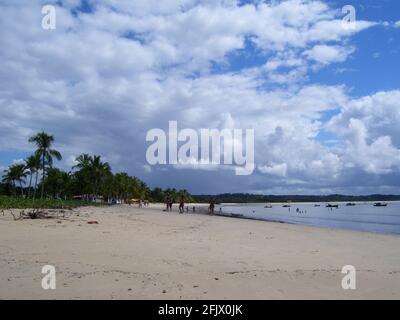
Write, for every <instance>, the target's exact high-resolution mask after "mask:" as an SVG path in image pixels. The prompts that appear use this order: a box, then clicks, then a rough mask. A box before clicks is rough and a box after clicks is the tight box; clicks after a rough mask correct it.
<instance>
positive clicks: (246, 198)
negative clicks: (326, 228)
mask: <svg viewBox="0 0 400 320" xmlns="http://www.w3.org/2000/svg"><path fill="white" fill-rule="evenodd" d="M193 198H194V200H195V201H197V202H207V201H208V199H210V198H214V199H215V202H217V203H278V202H290V201H291V202H353V201H400V195H380V194H373V195H367V196H347V195H340V194H332V195H323V196H307V195H282V196H280V195H256V194H248V193H225V194H219V195H193Z"/></svg>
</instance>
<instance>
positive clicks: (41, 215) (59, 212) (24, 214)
mask: <svg viewBox="0 0 400 320" xmlns="http://www.w3.org/2000/svg"><path fill="white" fill-rule="evenodd" d="M72 211H73V209H72V208H67V210H65V209H24V210H15V209H8V210H4V209H3V210H1V213H2V215H3V216H5V214H6V213H9V214H10V215H11V216H12V217H13V219H14V221H18V220H23V219H55V218H57V219H58V218H67V217H68V216H69V215H70V214H71V212H72Z"/></svg>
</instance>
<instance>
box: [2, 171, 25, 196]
mask: <svg viewBox="0 0 400 320" xmlns="http://www.w3.org/2000/svg"><path fill="white" fill-rule="evenodd" d="M26 175H27V173H26V170H25V165H23V164H14V165H12V166H10V167H9V168H8V170H4V175H3V179H2V182H3V183H7V184H11V186H12V188H13V190H14V195H16V182H19V185H20V188H21V194H22V196H23V195H24V188H23V187H22V183H23V182H24V179H25V177H26Z"/></svg>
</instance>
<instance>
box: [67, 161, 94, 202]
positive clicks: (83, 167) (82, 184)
mask: <svg viewBox="0 0 400 320" xmlns="http://www.w3.org/2000/svg"><path fill="white" fill-rule="evenodd" d="M92 160H93V158H92V156H90V155H88V154H87V153H84V154H81V155H80V156H78V157H77V158H76V159H75V161H76V163H77V164H76V165H75V166H73V167H72V170H77V171H76V172H75V177H76V178H77V182H78V190H79V191H80V192H79V193H80V194H84V195H85V199H86V200H87V201H88V200H89V194H90V193H91V191H92V190H91V188H90V185H91V179H90V164H91V162H92Z"/></svg>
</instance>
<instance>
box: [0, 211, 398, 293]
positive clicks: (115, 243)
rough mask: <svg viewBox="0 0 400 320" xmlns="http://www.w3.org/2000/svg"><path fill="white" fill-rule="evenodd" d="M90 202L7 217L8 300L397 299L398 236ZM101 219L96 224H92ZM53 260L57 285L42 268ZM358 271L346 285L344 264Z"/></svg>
mask: <svg viewBox="0 0 400 320" xmlns="http://www.w3.org/2000/svg"><path fill="white" fill-rule="evenodd" d="M174 210H175V212H172V213H165V212H162V209H161V205H150V208H141V209H139V208H137V207H131V206H128V205H120V206H113V207H86V208H79V209H75V210H73V211H72V212H69V213H68V215H67V217H65V218H63V217H62V216H60V218H56V219H46V220H44V219H41V220H23V221H13V219H12V216H11V215H9V214H8V213H6V214H5V215H4V216H3V215H0V298H1V299H399V298H400V254H399V252H400V251H399V250H400V249H399V248H400V236H392V235H383V234H373V233H364V232H355V231H344V230H333V229H323V228H313V227H306V226H298V225H290V224H280V223H272V222H264V221H254V220H244V219H234V218H226V217H218V216H209V215H201V214H192V213H190V214H186V213H185V214H182V215H180V214H178V213H177V212H176V211H177V208H175V209H174ZM89 221H96V222H98V224H88V222H89ZM44 265H54V266H55V267H56V272H57V273H56V284H57V287H56V290H43V289H42V287H41V280H42V277H43V276H44V275H43V274H42V273H41V269H42V267H43V266H44ZM345 265H353V266H354V267H355V268H356V270H357V278H356V281H357V289H356V290H343V289H342V286H341V281H342V278H343V277H344V275H343V274H342V273H341V270H342V267H343V266H345Z"/></svg>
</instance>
